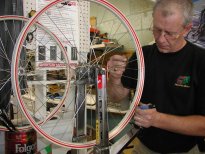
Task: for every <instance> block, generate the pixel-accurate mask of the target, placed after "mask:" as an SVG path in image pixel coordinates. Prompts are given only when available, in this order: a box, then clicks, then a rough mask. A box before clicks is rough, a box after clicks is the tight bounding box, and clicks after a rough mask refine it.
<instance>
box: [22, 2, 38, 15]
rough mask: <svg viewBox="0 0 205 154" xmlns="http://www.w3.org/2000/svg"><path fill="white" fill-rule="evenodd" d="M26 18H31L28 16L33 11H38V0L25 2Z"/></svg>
mask: <svg viewBox="0 0 205 154" xmlns="http://www.w3.org/2000/svg"><path fill="white" fill-rule="evenodd" d="M23 7H24V16H25V17H29V16H28V14H29V12H30V11H31V10H36V0H24V1H23Z"/></svg>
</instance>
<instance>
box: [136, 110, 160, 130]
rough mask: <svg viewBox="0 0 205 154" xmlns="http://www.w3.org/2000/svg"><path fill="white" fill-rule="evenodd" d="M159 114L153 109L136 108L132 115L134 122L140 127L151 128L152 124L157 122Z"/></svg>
mask: <svg viewBox="0 0 205 154" xmlns="http://www.w3.org/2000/svg"><path fill="white" fill-rule="evenodd" d="M158 116H159V114H158V112H157V111H156V109H155V108H152V109H146V110H143V109H140V108H137V109H136V112H135V115H134V122H135V124H136V125H138V126H140V127H145V128H148V127H151V126H153V124H154V121H155V120H157V118H158Z"/></svg>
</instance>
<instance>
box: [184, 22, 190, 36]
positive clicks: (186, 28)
mask: <svg viewBox="0 0 205 154" xmlns="http://www.w3.org/2000/svg"><path fill="white" fill-rule="evenodd" d="M191 28H192V23H189V24H187V25H186V26H185V28H184V34H183V35H184V36H186V35H187V34H188V33H189V31H190V30H191Z"/></svg>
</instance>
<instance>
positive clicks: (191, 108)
mask: <svg viewBox="0 0 205 154" xmlns="http://www.w3.org/2000/svg"><path fill="white" fill-rule="evenodd" d="M143 54H144V61H145V83H144V89H143V94H142V97H141V102H143V103H152V104H155V106H156V110H157V111H158V112H161V113H167V114H173V115H178V116H186V115H205V50H204V49H202V48H199V47H197V46H195V45H193V44H191V43H189V42H187V44H186V45H185V46H184V47H183V48H182V49H181V50H180V51H178V52H175V53H160V52H159V51H158V49H157V46H156V44H153V45H149V46H145V47H143ZM135 59H136V55H135V54H134V55H133V56H132V57H131V59H130V62H129V63H128V65H127V69H126V71H125V72H124V77H122V83H123V85H124V86H125V87H127V88H135V87H136V84H137V83H136V81H137V80H134V79H131V78H137V70H136V69H134V68H137V63H136V60H135ZM126 76H128V77H131V78H129V79H128V78H126ZM196 138H197V137H193V136H187V135H181V134H177V133H172V132H169V131H166V130H162V129H159V128H155V127H150V128H147V129H143V130H142V131H141V132H140V135H139V139H140V140H141V142H142V143H143V144H145V145H146V146H147V147H148V148H150V149H151V150H153V151H156V152H160V153H174V152H187V151H189V150H190V149H191V148H192V147H193V146H194V145H196Z"/></svg>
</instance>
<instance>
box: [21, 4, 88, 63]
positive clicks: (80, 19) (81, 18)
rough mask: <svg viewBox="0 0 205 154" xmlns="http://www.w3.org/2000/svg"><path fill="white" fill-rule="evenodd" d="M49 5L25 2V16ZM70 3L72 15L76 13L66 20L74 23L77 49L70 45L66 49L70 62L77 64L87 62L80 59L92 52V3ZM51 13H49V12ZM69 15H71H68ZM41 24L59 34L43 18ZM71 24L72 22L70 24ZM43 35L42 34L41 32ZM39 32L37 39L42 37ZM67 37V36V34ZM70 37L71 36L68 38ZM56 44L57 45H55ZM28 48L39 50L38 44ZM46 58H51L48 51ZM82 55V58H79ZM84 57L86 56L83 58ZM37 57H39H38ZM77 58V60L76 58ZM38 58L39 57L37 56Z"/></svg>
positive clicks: (61, 22) (29, 45) (30, 45)
mask: <svg viewBox="0 0 205 154" xmlns="http://www.w3.org/2000/svg"><path fill="white" fill-rule="evenodd" d="M48 3H49V1H48V0H25V1H24V15H25V16H26V17H28V14H29V12H30V11H31V10H36V11H39V10H40V9H41V8H43V7H44V6H45V5H47V4H48ZM69 3H71V6H70V7H71V9H72V11H73V12H72V13H74V15H73V17H68V18H70V19H66V18H65V19H66V20H70V21H72V23H74V27H71V28H74V32H75V35H74V36H75V43H73V44H75V46H76V48H77V49H74V48H70V47H69V45H66V44H65V47H66V48H67V49H68V50H67V52H68V58H69V60H70V62H71V63H76V62H77V61H78V62H85V59H83V60H82V59H80V57H86V56H87V53H88V52H89V51H90V2H87V1H80V2H78V1H70V2H69ZM66 11H68V10H64V12H65V13H63V14H66ZM48 12H49V11H48ZM53 12H55V11H51V10H50V13H51V14H52V13H53ZM67 14H69V13H67ZM41 18H42V19H41V23H42V24H43V25H45V26H46V27H47V28H48V29H49V30H50V31H51V32H54V33H55V32H57V30H56V29H55V28H53V27H52V26H51V24H49V22H48V21H46V19H45V20H44V19H43V18H44V17H43V16H42V17H41ZM68 23H69V22H68ZM70 23H71V22H70ZM58 24H59V25H62V26H63V25H65V22H63V21H60V19H59V22H58ZM40 34H41V32H40ZM40 34H39V33H38V31H37V34H36V35H37V37H41V35H40ZM65 35H67V34H65ZM56 36H58V37H61V34H56ZM68 37H69V36H68ZM72 40H73V38H71V39H70V42H72ZM54 44H55V43H54ZM27 46H28V48H29V49H30V50H32V49H35V48H36V49H37V50H38V47H36V46H38V44H35V45H34V44H33V45H32V44H28V45H27ZM50 46H52V44H49V47H46V48H48V49H49V48H50ZM75 51H77V53H78V54H77V56H76V55H75ZM46 55H47V56H46V57H48V58H49V53H48V52H47V51H46ZM79 55H80V56H79ZM83 55H84V56H83ZM36 56H37V55H36ZM76 57H77V58H76ZM37 58H38V56H37Z"/></svg>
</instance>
